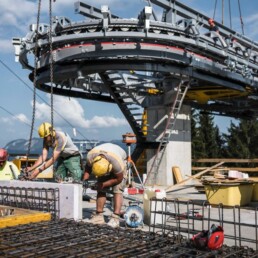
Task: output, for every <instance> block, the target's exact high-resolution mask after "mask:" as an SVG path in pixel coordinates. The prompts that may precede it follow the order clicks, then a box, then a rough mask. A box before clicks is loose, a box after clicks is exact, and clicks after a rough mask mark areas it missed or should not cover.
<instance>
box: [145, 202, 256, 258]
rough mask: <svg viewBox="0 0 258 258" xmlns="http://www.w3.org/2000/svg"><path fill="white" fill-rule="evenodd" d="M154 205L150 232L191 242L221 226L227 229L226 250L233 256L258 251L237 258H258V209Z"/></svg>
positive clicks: (171, 204)
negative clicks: (178, 237)
mask: <svg viewBox="0 0 258 258" xmlns="http://www.w3.org/2000/svg"><path fill="white" fill-rule="evenodd" d="M150 201H151V203H150V226H149V231H150V232H160V233H161V234H163V235H167V234H170V235H171V234H172V235H180V236H182V239H183V238H187V239H191V238H192V237H193V235H195V234H197V233H199V232H201V231H203V230H209V229H210V227H211V226H212V225H213V224H215V225H220V226H222V227H223V229H224V234H225V241H224V244H225V250H228V249H229V248H230V250H231V251H230V252H231V254H232V253H236V254H237V253H238V252H240V253H241V251H240V249H242V250H245V252H246V251H247V250H249V251H250V250H256V251H254V252H253V251H250V252H251V253H253V254H252V255H254V254H255V256H251V253H249V254H248V255H249V256H244V253H242V254H241V255H242V256H241V255H240V256H237V257H258V228H257V214H258V213H257V208H255V207H253V208H252V207H240V206H233V207H227V206H223V205H222V204H220V205H215V206H214V205H211V204H210V203H209V202H207V201H200V200H188V201H183V200H178V199H167V198H163V199H157V198H152V199H151V200H150ZM223 248H224V247H223ZM223 248H222V250H223ZM249 251H247V252H249ZM223 257H224V256H223ZM227 257H228V256H227ZM234 257H235V256H234Z"/></svg>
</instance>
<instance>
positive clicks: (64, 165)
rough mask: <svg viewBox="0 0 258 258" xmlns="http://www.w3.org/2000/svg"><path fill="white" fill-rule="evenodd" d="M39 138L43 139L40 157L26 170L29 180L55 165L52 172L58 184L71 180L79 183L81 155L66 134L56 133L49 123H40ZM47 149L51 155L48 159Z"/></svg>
mask: <svg viewBox="0 0 258 258" xmlns="http://www.w3.org/2000/svg"><path fill="white" fill-rule="evenodd" d="M38 134H39V137H40V138H43V149H42V154H41V156H40V157H39V158H38V159H37V160H36V162H35V163H34V164H33V166H31V167H28V168H27V169H26V170H27V172H28V173H29V179H34V178H36V177H37V175H38V174H39V173H41V172H42V171H44V170H45V169H47V168H49V167H50V166H52V165H54V164H55V163H56V169H55V172H54V175H55V179H56V181H58V182H61V181H63V180H65V179H66V178H71V179H72V180H73V181H81V177H82V170H81V155H80V152H79V149H78V148H77V146H76V145H75V144H74V143H73V141H72V139H71V138H70V136H69V135H68V134H67V133H64V132H61V131H56V130H55V128H53V127H52V125H51V124H50V123H47V122H45V123H42V124H41V125H40V126H39V128H38ZM49 148H52V149H53V154H51V156H50V157H49V159H48V160H47V158H48V155H49Z"/></svg>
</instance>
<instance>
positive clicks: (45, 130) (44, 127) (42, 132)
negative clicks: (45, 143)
mask: <svg viewBox="0 0 258 258" xmlns="http://www.w3.org/2000/svg"><path fill="white" fill-rule="evenodd" d="M52 130H54V129H52V125H51V124H50V123H46V122H45V123H42V124H41V125H40V126H39V128H38V134H39V137H40V138H45V137H47V136H49V135H50V134H51V133H52Z"/></svg>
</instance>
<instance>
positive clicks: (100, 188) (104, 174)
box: [83, 143, 127, 227]
mask: <svg viewBox="0 0 258 258" xmlns="http://www.w3.org/2000/svg"><path fill="white" fill-rule="evenodd" d="M126 158H127V155H126V152H125V151H124V150H123V149H122V148H121V147H120V146H118V145H116V144H113V143H104V144H101V145H98V146H96V147H94V148H93V149H92V150H91V151H89V152H88V155H87V162H86V166H85V171H84V176H83V180H88V179H89V177H90V174H91V173H92V174H93V175H95V176H96V177H97V187H96V190H97V204H96V205H97V207H96V213H95V214H93V216H92V218H91V219H90V220H89V222H91V223H94V224H104V223H105V220H104V216H103V212H104V205H105V203H106V191H107V189H108V188H110V187H112V193H113V195H114V212H113V214H112V215H111V219H110V220H109V222H108V225H109V226H111V227H119V222H120V220H119V219H120V213H121V208H122V204H123V190H124V188H125V186H126V178H127V175H126Z"/></svg>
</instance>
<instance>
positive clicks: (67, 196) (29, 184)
mask: <svg viewBox="0 0 258 258" xmlns="http://www.w3.org/2000/svg"><path fill="white" fill-rule="evenodd" d="M0 186H4V187H5V186H6V187H20V188H46V189H50V188H52V189H57V188H58V189H59V205H60V218H68V219H74V220H80V219H82V185H80V184H70V183H64V184H62V183H48V182H36V181H18V180H11V181H0Z"/></svg>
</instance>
